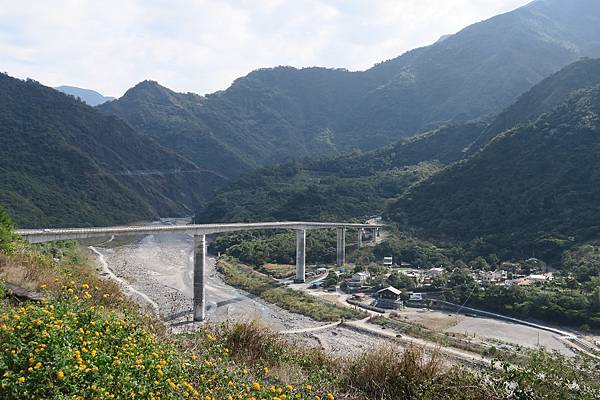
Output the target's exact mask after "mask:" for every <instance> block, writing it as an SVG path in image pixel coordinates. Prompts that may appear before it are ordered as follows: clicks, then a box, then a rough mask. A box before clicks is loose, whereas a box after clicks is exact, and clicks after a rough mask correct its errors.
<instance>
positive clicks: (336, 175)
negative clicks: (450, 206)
mask: <svg viewBox="0 0 600 400" xmlns="http://www.w3.org/2000/svg"><path fill="white" fill-rule="evenodd" d="M484 127H485V125H484V124H483V123H478V122H471V123H464V124H452V125H448V126H445V127H442V128H439V129H437V130H434V131H432V132H429V133H426V134H423V135H420V136H417V137H415V138H412V139H407V140H403V141H401V142H399V143H397V144H396V145H394V146H391V147H388V148H385V149H382V150H377V151H371V152H367V153H360V152H358V153H353V154H350V155H346V156H340V157H338V158H335V159H323V160H315V161H310V160H303V161H297V162H291V163H287V164H284V165H281V166H277V167H265V168H262V169H259V170H257V171H255V172H253V173H251V174H249V175H246V176H243V177H242V178H240V179H239V180H238V181H236V182H234V183H232V184H230V185H228V186H226V187H225V188H223V189H222V190H220V191H219V192H218V193H217V195H216V196H215V198H214V199H213V200H211V201H209V202H208V203H207V204H206V205H205V206H204V207H203V208H202V209H201V210H200V211H199V212H198V214H197V218H196V220H197V221H201V222H216V221H259V220H272V219H275V220H288V219H290V220H336V219H337V220H339V219H346V220H347V219H352V218H364V217H367V216H370V215H372V214H374V213H377V212H380V211H382V210H383V208H384V207H385V204H386V202H387V201H389V200H391V199H395V198H397V197H398V196H400V195H401V194H402V193H404V192H405V191H406V190H407V189H408V188H409V187H410V186H411V185H413V184H415V183H417V182H419V181H420V180H422V179H424V178H426V177H429V176H430V175H431V174H433V173H435V172H437V171H438V170H439V169H440V168H441V167H442V166H443V165H445V164H447V163H450V162H453V161H456V160H458V159H460V158H462V156H463V149H464V148H465V147H466V146H467V145H468V144H469V143H471V142H472V141H473V140H474V138H475V137H477V135H479V133H480V132H481V131H482V129H483V128H484Z"/></svg>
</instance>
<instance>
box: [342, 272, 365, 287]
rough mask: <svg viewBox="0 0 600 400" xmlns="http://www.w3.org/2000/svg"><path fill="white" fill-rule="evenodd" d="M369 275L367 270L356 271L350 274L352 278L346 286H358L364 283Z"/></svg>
mask: <svg viewBox="0 0 600 400" xmlns="http://www.w3.org/2000/svg"><path fill="white" fill-rule="evenodd" d="M370 277H371V274H369V273H368V272H357V273H355V274H353V275H352V279H350V280H349V281H348V282H347V283H348V287H350V288H360V287H363V286H364V285H365V282H366V281H367V279H369V278H370Z"/></svg>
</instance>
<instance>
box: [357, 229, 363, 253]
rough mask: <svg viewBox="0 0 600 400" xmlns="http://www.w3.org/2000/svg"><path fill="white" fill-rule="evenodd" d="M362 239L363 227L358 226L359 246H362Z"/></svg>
mask: <svg viewBox="0 0 600 400" xmlns="http://www.w3.org/2000/svg"><path fill="white" fill-rule="evenodd" d="M362 239H363V229H362V228H358V248H359V249H360V248H361V247H362Z"/></svg>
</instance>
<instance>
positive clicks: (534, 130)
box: [388, 86, 600, 259]
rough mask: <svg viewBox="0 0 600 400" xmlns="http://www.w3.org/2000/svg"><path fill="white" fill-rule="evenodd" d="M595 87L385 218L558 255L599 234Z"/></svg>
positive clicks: (441, 234)
mask: <svg viewBox="0 0 600 400" xmlns="http://www.w3.org/2000/svg"><path fill="white" fill-rule="evenodd" d="M599 113H600V86H595V87H593V88H591V89H585V90H581V91H579V92H576V93H575V94H574V95H573V96H572V97H571V98H570V99H569V100H568V101H567V102H565V103H563V104H562V105H560V106H558V107H557V108H556V109H555V110H554V111H552V112H551V113H548V114H544V115H543V116H541V117H540V118H539V119H538V120H537V121H535V122H534V123H531V124H529V125H526V126H522V127H518V128H515V129H513V130H509V131H507V132H505V133H504V134H502V135H500V136H499V137H497V138H496V139H495V140H493V141H492V142H491V143H490V144H489V145H488V146H487V147H485V148H484V150H483V151H481V152H480V153H478V154H476V155H475V156H473V157H472V158H470V159H468V160H467V161H463V162H460V163H458V164H455V165H453V166H451V167H449V168H447V169H446V170H444V171H442V172H440V173H439V174H437V175H435V176H433V177H431V179H429V180H428V181H426V182H424V183H423V184H421V185H419V186H418V187H415V188H414V190H412V191H411V192H410V193H409V194H407V195H406V196H405V198H403V199H402V200H401V201H398V202H397V203H396V204H395V205H393V206H392V207H391V208H390V209H389V213H388V214H389V217H390V218H392V219H394V220H395V221H398V222H400V223H403V224H409V225H410V226H413V227H416V228H417V229H419V230H421V231H422V232H424V233H426V234H427V235H430V236H431V237H437V238H449V239H454V240H462V241H469V240H472V239H474V238H480V240H483V241H485V242H488V243H490V244H491V246H492V247H493V248H496V249H499V250H500V251H501V252H504V253H508V254H510V253H511V252H516V253H517V254H519V253H520V254H522V255H528V256H531V255H533V254H534V253H535V255H536V256H538V257H549V258H554V259H556V257H558V256H559V255H560V253H561V250H563V249H565V248H568V247H570V246H572V245H573V243H577V242H584V241H586V240H590V239H595V238H597V235H598V231H599V228H600V209H599V206H598V204H600V189H599V188H600V180H599V175H598V173H597V171H598V167H599V166H600V158H599V155H600V117H599V115H600V114H599Z"/></svg>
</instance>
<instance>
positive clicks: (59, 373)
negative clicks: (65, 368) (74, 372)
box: [56, 371, 65, 379]
mask: <svg viewBox="0 0 600 400" xmlns="http://www.w3.org/2000/svg"><path fill="white" fill-rule="evenodd" d="M56 377H57V378H58V379H62V378H64V377H65V373H64V372H62V371H58V372H57V373H56Z"/></svg>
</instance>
